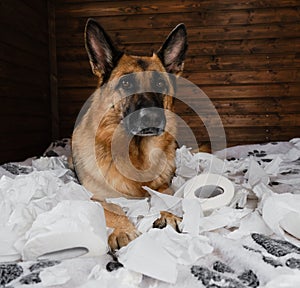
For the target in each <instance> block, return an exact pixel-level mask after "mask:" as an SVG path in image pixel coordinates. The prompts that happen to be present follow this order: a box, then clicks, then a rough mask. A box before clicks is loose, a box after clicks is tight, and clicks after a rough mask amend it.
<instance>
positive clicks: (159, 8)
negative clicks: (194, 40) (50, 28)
mask: <svg viewBox="0 0 300 288" xmlns="http://www.w3.org/2000/svg"><path fill="white" fill-rule="evenodd" d="M295 6H299V2H298V1H297V0H273V1H272V0H264V1H257V0H251V1H247V2H245V1H232V0H225V1H222V0H215V1H210V0H206V1H205V0H204V1H198V0H186V1H184V2H182V1H174V0H173V1H172V0H171V1H158V0H152V1H151V2H150V3H149V2H146V1H144V2H141V1H137V0H135V1H109V2H108V1H107V2H103V1H93V2H87V3H83V2H80V3H67V2H64V1H63V2H57V5H56V7H57V8H56V13H57V16H58V17H64V16H66V15H68V17H95V16H108V15H110V16H113V15H134V14H151V13H157V12H159V13H169V12H173V13H188V12H194V11H204V10H236V9H255V8H266V7H295Z"/></svg>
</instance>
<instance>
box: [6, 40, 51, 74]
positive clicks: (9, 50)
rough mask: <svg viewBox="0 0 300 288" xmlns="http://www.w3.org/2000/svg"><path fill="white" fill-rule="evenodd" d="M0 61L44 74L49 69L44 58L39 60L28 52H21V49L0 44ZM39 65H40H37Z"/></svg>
mask: <svg viewBox="0 0 300 288" xmlns="http://www.w3.org/2000/svg"><path fill="white" fill-rule="evenodd" d="M0 51H1V53H0V60H3V61H5V62H8V63H11V65H12V66H14V65H22V66H23V67H27V68H30V69H32V70H35V71H39V72H44V71H45V68H47V67H48V61H47V59H44V58H37V57H36V56H35V55H33V54H31V53H28V52H27V51H24V50H20V49H19V47H14V46H10V45H7V44H6V43H2V42H0ZM37 63H38V65H37Z"/></svg>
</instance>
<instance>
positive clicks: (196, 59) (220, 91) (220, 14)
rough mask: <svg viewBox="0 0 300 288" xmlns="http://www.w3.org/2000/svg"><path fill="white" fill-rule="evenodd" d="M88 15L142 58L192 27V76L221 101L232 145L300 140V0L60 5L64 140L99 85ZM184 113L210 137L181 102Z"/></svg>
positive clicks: (121, 0) (79, 0) (84, 0)
mask: <svg viewBox="0 0 300 288" xmlns="http://www.w3.org/2000/svg"><path fill="white" fill-rule="evenodd" d="M88 17H93V18H95V19H97V20H98V21H99V22H100V23H101V24H102V26H103V27H104V28H105V29H106V30H107V31H108V33H109V34H110V35H111V37H112V39H113V40H114V41H115V43H117V44H118V45H119V47H121V48H123V49H125V50H126V51H130V52H137V53H145V51H146V52H147V53H148V51H151V50H156V49H158V48H159V46H160V44H161V43H162V42H163V41H164V39H165V37H166V36H167V35H168V33H169V31H170V30H171V29H172V28H173V27H174V26H175V25H176V24H178V23H180V22H184V23H185V24H186V26H187V30H188V39H189V51H188V57H187V60H186V65H185V74H184V76H185V77H187V79H189V80H190V81H192V82H194V83H195V84H197V85H199V87H200V88H201V89H202V90H203V91H204V92H205V93H206V94H207V95H208V96H209V97H210V99H211V100H212V102H213V103H214V105H215V107H216V109H217V111H218V112H219V114H220V115H221V118H222V121H223V124H224V127H225V131H226V135H227V141H228V143H229V145H235V144H247V143H253V142H255V143H259V142H266V141H277V140H289V139H290V138H292V137H297V136H298V137H299V131H300V129H299V128H300V71H299V67H300V29H299V28H300V1H299V0H263V1H257V0H250V1H237V0H202V1H198V0H183V1H179V0H153V1H137V0H133V1H129V0H118V1H103V0H98V1H96V0H93V1H92V0H57V1H56V41H57V46H56V47H57V61H58V62H57V65H58V97H59V113H60V131H61V136H70V135H71V132H72V128H73V125H74V121H75V119H76V115H77V113H78V112H79V110H80V108H81V106H82V104H83V102H84V101H85V100H86V99H87V98H88V97H89V95H90V94H91V93H92V91H93V88H94V87H95V85H96V79H95V78H94V77H93V76H92V74H91V72H90V68H89V64H88V60H87V56H86V52H85V49H84V41H83V30H84V25H85V22H86V20H87V18H88ZM177 113H178V114H179V115H180V116H182V118H183V119H184V120H186V121H187V122H188V123H190V124H191V126H192V127H193V131H194V132H195V135H196V136H197V139H198V141H199V142H203V141H208V140H209V139H208V136H207V133H206V131H205V128H204V127H203V125H202V124H201V123H199V121H198V120H197V116H195V115H193V113H192V111H191V109H188V107H184V106H183V105H182V104H178V106H177ZM187 144H188V143H187Z"/></svg>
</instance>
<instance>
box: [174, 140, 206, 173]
mask: <svg viewBox="0 0 300 288" xmlns="http://www.w3.org/2000/svg"><path fill="white" fill-rule="evenodd" d="M190 150H191V149H190V148H187V147H186V146H184V145H183V146H182V147H180V148H179V149H177V150H176V158H175V163H176V171H175V174H176V175H178V176H181V177H186V178H191V177H193V176H196V175H198V174H199V172H200V167H199V162H198V160H197V159H196V158H195V157H194V156H193V154H192V153H191V151H190Z"/></svg>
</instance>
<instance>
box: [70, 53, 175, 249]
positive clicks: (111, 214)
mask: <svg viewBox="0 0 300 288" xmlns="http://www.w3.org/2000/svg"><path fill="white" fill-rule="evenodd" d="M138 59H143V61H146V62H147V64H148V69H149V70H152V71H161V72H165V69H164V67H163V65H162V64H161V62H160V60H159V59H158V57H157V56H156V55H155V54H154V55H153V56H152V57H135V56H129V55H123V56H122V58H121V59H120V60H119V63H118V66H117V68H116V69H114V70H113V72H112V74H111V76H110V79H109V81H113V80H114V79H116V78H119V77H120V76H122V75H124V74H126V73H133V72H142V71H143V70H142V69H141V67H140V66H139V65H138V64H137V61H138ZM148 69H147V70H148ZM101 84H102V83H101V78H100V82H99V88H98V89H97V90H96V91H95V93H94V94H93V96H92V100H91V103H92V104H91V106H90V108H89V110H88V111H87V113H86V114H85V115H84V116H83V118H82V119H81V122H80V123H79V124H78V126H77V127H76V128H75V130H74V133H73V137H72V154H73V162H74V166H75V168H76V172H77V174H78V177H79V179H80V181H81V183H82V184H83V185H84V186H85V187H86V188H87V189H88V190H89V191H91V192H92V193H93V194H94V196H93V199H94V200H97V201H101V202H102V203H103V201H104V200H105V199H106V198H111V197H124V196H126V197H134V198H136V197H145V196H147V195H148V194H147V192H146V191H145V190H144V189H143V188H142V186H144V185H145V186H148V187H150V188H152V189H155V190H158V191H160V192H162V193H168V194H170V190H169V189H167V188H168V186H169V183H170V181H171V177H172V175H173V172H174V170H175V162H174V159H175V148H176V143H175V139H174V137H175V134H176V125H175V124H176V123H175V118H174V117H173V115H172V113H166V119H167V121H166V128H165V130H166V131H168V132H165V133H163V134H161V135H160V136H155V137H141V139H140V142H139V143H138V144H137V143H136V142H135V141H131V142H130V145H129V156H130V160H131V162H132V164H133V165H134V167H135V168H136V169H139V170H146V169H148V168H149V167H154V168H155V167H161V168H163V171H161V173H160V175H159V176H158V177H157V178H155V179H153V180H151V181H146V182H137V181H134V180H131V179H128V178H126V177H125V176H124V175H123V172H124V170H123V171H122V173H120V172H119V171H118V169H117V168H116V165H115V163H114V161H113V159H112V154H111V143H112V138H113V135H114V133H116V131H117V133H118V134H117V135H115V136H114V137H117V139H118V142H117V143H119V144H118V145H124V144H123V143H124V142H126V141H128V139H127V137H129V136H128V135H127V133H126V132H125V131H122V129H119V130H116V128H117V127H119V128H120V126H119V124H120V120H121V107H119V106H120V105H121V104H122V103H118V102H117V101H116V99H115V98H117V95H114V92H112V91H110V87H104V88H103V86H102V87H100V86H101ZM104 86H105V85H104ZM164 108H165V109H169V110H170V111H172V109H173V100H172V97H171V96H168V95H166V96H165V97H164ZM117 149H118V147H117ZM157 151H161V152H157ZM161 153H162V154H163V155H162V154H161ZM149 155H151V156H152V157H149ZM124 169H127V170H128V171H125V172H129V170H130V169H131V167H126V166H125V167H124ZM104 208H105V216H106V220H107V226H109V227H113V228H115V232H114V234H113V235H112V236H111V237H110V246H111V247H113V248H117V247H119V246H124V245H126V244H127V243H128V242H129V241H130V240H132V239H133V238H135V237H136V236H137V234H138V233H137V231H136V230H135V229H134V226H133V225H132V224H131V223H130V222H129V221H128V219H127V218H126V216H125V215H123V214H122V213H121V212H120V211H112V210H111V207H108V206H107V205H104Z"/></svg>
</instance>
